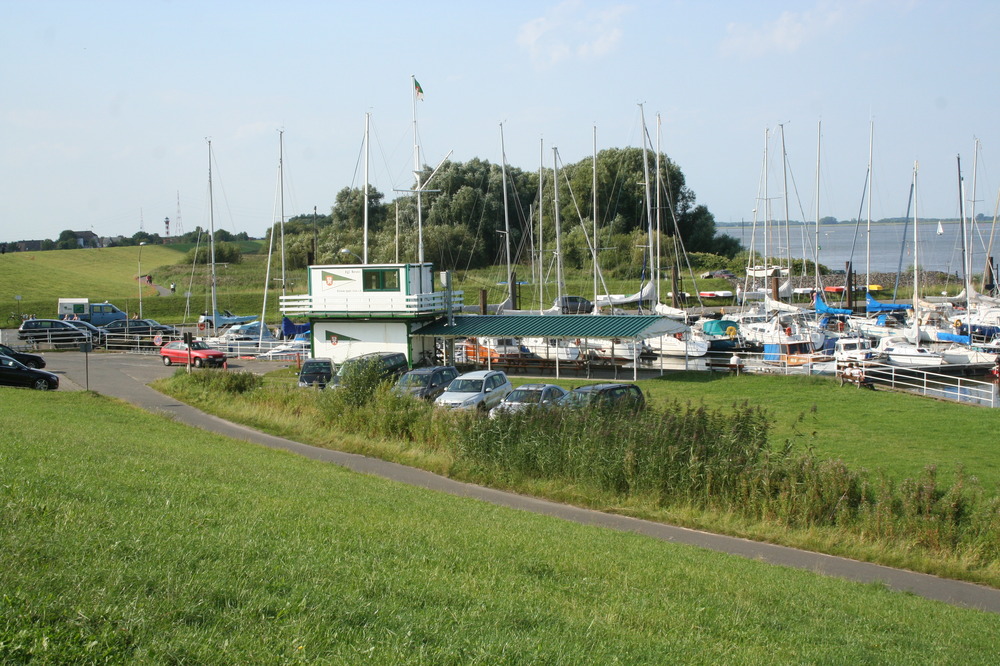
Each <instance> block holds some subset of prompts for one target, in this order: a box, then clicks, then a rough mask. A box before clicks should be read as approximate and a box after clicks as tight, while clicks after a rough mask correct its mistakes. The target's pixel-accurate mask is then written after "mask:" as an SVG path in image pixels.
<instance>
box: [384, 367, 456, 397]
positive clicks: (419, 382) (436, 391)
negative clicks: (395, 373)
mask: <svg viewBox="0 0 1000 666" xmlns="http://www.w3.org/2000/svg"><path fill="white" fill-rule="evenodd" d="M455 377H458V368H456V367H454V366H451V365H448V366H444V367H438V366H435V367H430V368H414V369H413V370H410V371H409V372H407V373H405V374H403V375H400V377H399V380H398V381H397V382H396V389H395V390H396V391H397V392H398V393H404V394H407V395H412V396H413V397H414V398H422V399H424V400H433V399H434V398H436V397H438V396H439V395H441V394H442V393H444V390H445V389H446V388H447V387H448V384H450V383H451V380H453V379H455Z"/></svg>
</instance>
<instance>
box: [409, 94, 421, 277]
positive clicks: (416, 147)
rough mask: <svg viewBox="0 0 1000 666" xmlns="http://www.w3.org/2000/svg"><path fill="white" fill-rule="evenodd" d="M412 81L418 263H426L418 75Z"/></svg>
mask: <svg viewBox="0 0 1000 666" xmlns="http://www.w3.org/2000/svg"><path fill="white" fill-rule="evenodd" d="M410 83H412V84H413V85H412V88H413V91H412V93H411V94H412V95H413V99H412V106H413V176H414V178H415V179H416V181H417V186H416V188H414V189H416V190H417V263H418V264H422V263H424V219H423V210H422V209H423V206H422V203H423V200H422V197H421V196H420V144H419V143H418V142H417V85H418V84H417V77H416V75H413V74H411V75H410Z"/></svg>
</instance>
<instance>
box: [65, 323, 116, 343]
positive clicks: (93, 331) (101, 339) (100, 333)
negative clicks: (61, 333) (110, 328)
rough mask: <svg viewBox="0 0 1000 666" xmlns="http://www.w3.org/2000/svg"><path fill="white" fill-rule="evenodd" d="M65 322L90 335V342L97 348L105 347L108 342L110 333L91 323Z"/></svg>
mask: <svg viewBox="0 0 1000 666" xmlns="http://www.w3.org/2000/svg"><path fill="white" fill-rule="evenodd" d="M63 321H65V322H66V323H67V324H69V325H70V326H72V327H74V328H78V329H80V330H81V331H86V332H87V333H90V342H91V344H93V345H94V346H95V347H103V346H104V345H105V344H106V343H107V341H108V332H107V331H105V330H104V329H103V328H99V327H97V326H94V325H93V324H91V323H90V322H89V321H83V320H80V319H64V320H63Z"/></svg>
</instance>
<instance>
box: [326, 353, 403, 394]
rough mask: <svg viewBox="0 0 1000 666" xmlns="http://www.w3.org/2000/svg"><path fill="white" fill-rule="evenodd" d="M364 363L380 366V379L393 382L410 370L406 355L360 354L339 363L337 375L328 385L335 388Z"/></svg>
mask: <svg viewBox="0 0 1000 666" xmlns="http://www.w3.org/2000/svg"><path fill="white" fill-rule="evenodd" d="M364 363H377V364H379V365H380V366H381V367H380V371H381V373H382V379H391V380H393V381H395V379H396V378H397V377H399V376H400V375H401V374H403V373H404V372H406V371H407V370H408V369H409V368H410V366H409V364H408V363H407V362H406V354H402V353H400V352H372V353H370V354H362V355H361V356H355V357H354V358H349V359H347V360H346V361H344V362H343V363H341V364H340V367H339V368H338V369H337V374H335V375H334V376H333V377H331V378H330V385H331V386H332V387H334V388H336V387H337V385H339V384H340V382H341V381H342V380H343V379H344V376H345V375H346V374H347V373H348V372H350V371H351V370H352V369H354V368H357V367H360V366H361V365H362V364H364Z"/></svg>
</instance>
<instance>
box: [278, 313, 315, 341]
mask: <svg viewBox="0 0 1000 666" xmlns="http://www.w3.org/2000/svg"><path fill="white" fill-rule="evenodd" d="M310 328H311V326H310V324H296V323H295V322H294V321H292V320H291V319H289V318H288V317H282V318H281V337H283V338H292V337H295V336H296V335H298V334H299V333H308V332H309V329H310Z"/></svg>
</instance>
